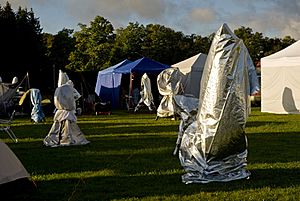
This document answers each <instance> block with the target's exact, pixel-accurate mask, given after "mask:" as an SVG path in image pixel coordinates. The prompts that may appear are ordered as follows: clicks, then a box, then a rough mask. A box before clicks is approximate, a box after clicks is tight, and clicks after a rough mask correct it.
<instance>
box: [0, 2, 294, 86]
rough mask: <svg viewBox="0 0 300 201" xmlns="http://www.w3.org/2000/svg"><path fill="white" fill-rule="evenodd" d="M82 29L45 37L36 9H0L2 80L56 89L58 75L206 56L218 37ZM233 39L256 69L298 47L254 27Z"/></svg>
mask: <svg viewBox="0 0 300 201" xmlns="http://www.w3.org/2000/svg"><path fill="white" fill-rule="evenodd" d="M78 26H79V31H74V30H72V29H67V28H64V29H62V30H61V31H59V32H58V33H57V34H50V33H44V32H43V31H42V27H41V26H40V22H39V19H38V18H37V17H36V16H35V15H34V12H33V10H32V9H30V10H27V9H26V8H21V7H19V9H18V10H17V11H14V10H13V9H12V8H11V5H10V4H9V3H8V2H7V3H6V5H4V6H1V5H0V29H1V32H0V40H1V50H2V51H1V52H2V54H1V55H2V58H1V60H0V66H1V74H0V76H1V77H2V78H3V77H5V76H6V77H13V76H15V75H18V76H22V75H24V74H25V73H26V72H29V75H30V76H31V83H32V87H40V88H43V89H49V88H52V89H53V88H54V86H53V83H54V82H55V76H57V72H58V69H62V70H69V71H80V72H81V71H99V70H102V69H105V68H107V67H109V66H111V65H114V64H116V63H118V62H120V61H122V60H124V59H129V60H132V61H134V60H136V59H138V58H140V57H142V56H145V57H148V58H151V59H154V60H156V61H159V62H161V63H164V64H169V65H171V64H174V63H177V62H179V61H181V60H184V59H186V58H189V57H191V56H193V55H196V54H198V53H200V52H201V53H205V54H207V53H208V51H209V48H210V44H211V42H212V39H213V36H214V33H212V34H210V35H208V36H201V35H197V34H190V35H185V34H184V33H182V32H180V31H175V30H173V29H172V28H169V27H166V26H163V25H159V24H147V25H143V24H139V23H138V22H130V23H129V24H128V25H127V26H126V27H120V28H117V29H115V28H114V27H113V25H112V24H111V23H110V22H109V20H107V19H105V18H104V17H102V16H96V17H95V18H94V20H93V21H91V22H90V24H89V25H86V24H78ZM234 33H235V34H236V35H237V36H238V37H239V38H241V39H242V40H243V41H244V43H245V45H246V47H247V48H248V50H249V53H250V55H251V57H252V60H253V61H254V62H255V63H257V62H259V60H260V58H261V57H264V56H267V55H270V54H272V53H274V52H277V51H279V50H281V49H283V48H285V47H287V46H289V45H291V44H292V43H294V42H295V41H296V40H295V39H293V38H291V37H290V36H285V37H284V38H270V37H266V36H264V35H263V34H262V33H259V32H254V31H253V30H252V29H251V28H249V27H240V28H238V29H236V30H234ZM95 76H96V75H95Z"/></svg>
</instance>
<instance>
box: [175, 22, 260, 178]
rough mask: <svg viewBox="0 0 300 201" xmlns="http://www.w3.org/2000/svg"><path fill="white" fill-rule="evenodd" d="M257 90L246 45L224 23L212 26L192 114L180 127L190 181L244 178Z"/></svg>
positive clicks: (182, 157) (181, 152)
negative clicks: (252, 102)
mask: <svg viewBox="0 0 300 201" xmlns="http://www.w3.org/2000/svg"><path fill="white" fill-rule="evenodd" d="M257 90H259V84H258V80H257V75H256V71H255V67H254V65H253V62H252V60H251V58H250V55H249V53H248V50H247V48H246V47H245V45H244V43H243V41H242V40H240V39H239V38H238V37H237V36H236V35H235V34H234V33H233V32H232V31H231V30H230V29H229V27H228V26H227V25H226V24H223V25H222V26H221V27H220V29H219V30H218V31H217V32H216V34H215V37H214V40H213V42H212V44H211V47H210V51H209V54H208V57H207V60H206V63H205V67H204V72H203V75H202V79H201V88H200V96H199V106H198V113H197V115H196V120H195V121H194V122H193V123H191V124H189V126H187V128H186V129H185V130H184V134H183V136H182V141H181V144H180V150H179V159H180V162H181V165H182V166H183V168H184V169H185V171H186V172H187V173H186V174H185V175H183V176H182V181H183V182H184V183H186V184H188V183H208V182H213V181H218V182H227V181H231V180H236V179H242V178H248V177H249V176H250V172H249V171H247V170H246V169H245V166H246V165H247V153H248V151H247V138H246V136H245V132H244V128H245V125H246V120H247V117H248V115H249V113H250V109H251V108H250V102H249V95H250V94H251V93H254V92H255V91H257Z"/></svg>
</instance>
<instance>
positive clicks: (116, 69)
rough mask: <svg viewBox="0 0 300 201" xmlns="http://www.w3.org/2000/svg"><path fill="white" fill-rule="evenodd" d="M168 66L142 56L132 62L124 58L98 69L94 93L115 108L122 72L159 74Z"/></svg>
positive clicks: (118, 97)
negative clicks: (107, 66) (112, 64)
mask: <svg viewBox="0 0 300 201" xmlns="http://www.w3.org/2000/svg"><path fill="white" fill-rule="evenodd" d="M169 67H170V66H168V65H165V64H162V63H159V62H157V61H154V60H151V59H149V58H146V57H142V58H140V59H138V60H136V61H134V62H131V61H129V60H124V61H122V62H120V63H118V64H116V65H114V66H112V67H109V68H107V69H105V70H102V71H99V73H98V78H97V83H96V89H95V92H96V94H97V95H98V96H99V97H100V99H101V101H102V102H111V104H112V107H113V108H117V107H118V106H119V105H120V104H119V99H120V88H121V79H122V75H123V74H132V73H134V74H140V75H143V74H144V73H147V74H159V73H160V72H161V71H163V70H165V69H166V68H169Z"/></svg>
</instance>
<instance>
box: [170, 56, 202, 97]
mask: <svg viewBox="0 0 300 201" xmlns="http://www.w3.org/2000/svg"><path fill="white" fill-rule="evenodd" d="M206 57H207V55H206V54H202V53H199V54H197V55H195V56H192V57H190V58H188V59H186V60H183V61H181V62H179V63H176V64H173V65H172V66H171V67H177V68H178V69H179V71H180V72H181V73H182V74H183V80H182V82H183V87H184V88H183V91H184V92H183V93H184V94H190V95H193V96H194V97H196V98H199V91H200V80H201V77H202V71H203V68H204V65H205V61H206Z"/></svg>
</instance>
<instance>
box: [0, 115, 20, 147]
mask: <svg viewBox="0 0 300 201" xmlns="http://www.w3.org/2000/svg"><path fill="white" fill-rule="evenodd" d="M14 116H15V110H14V111H13V112H12V114H11V115H10V117H9V119H0V131H5V132H6V133H7V134H8V135H9V137H10V138H11V139H12V140H13V141H14V142H15V143H17V142H18V138H17V137H16V136H15V134H14V132H13V131H12V130H11V128H10V125H11V122H12V120H13V119H14Z"/></svg>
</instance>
